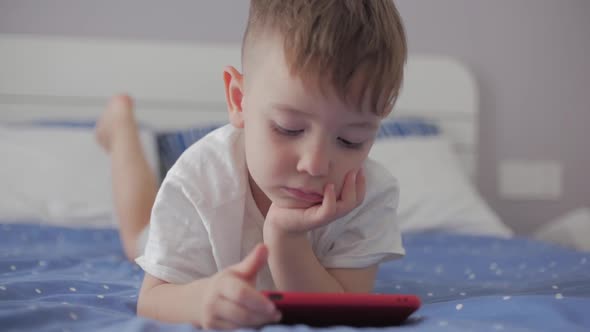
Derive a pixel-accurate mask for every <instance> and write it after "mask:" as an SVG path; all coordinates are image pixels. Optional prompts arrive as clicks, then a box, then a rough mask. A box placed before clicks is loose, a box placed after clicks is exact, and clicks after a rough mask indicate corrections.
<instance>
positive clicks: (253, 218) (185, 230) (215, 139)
mask: <svg viewBox="0 0 590 332" xmlns="http://www.w3.org/2000/svg"><path fill="white" fill-rule="evenodd" d="M364 173H365V177H366V184H367V191H366V195H365V200H364V201H363V203H362V204H361V205H360V206H359V207H357V208H355V209H354V210H352V211H351V212H350V213H349V214H347V215H346V216H344V217H342V218H339V219H337V220H335V221H333V222H332V223H330V224H328V225H326V226H323V227H320V228H317V229H314V230H312V231H310V232H309V233H308V238H309V240H310V242H311V245H312V249H313V251H314V253H315V254H316V256H317V258H318V260H319V262H320V263H321V264H322V265H323V266H324V267H326V268H364V267H368V266H371V265H374V264H377V263H380V262H384V261H387V260H391V259H395V258H399V257H401V256H403V255H404V254H405V251H404V248H403V246H402V240H401V234H400V231H399V227H398V223H397V221H396V209H397V204H398V196H399V189H398V186H397V181H396V180H395V178H393V176H392V175H391V174H390V173H389V172H388V171H387V170H386V169H385V168H384V167H382V166H381V165H379V164H377V163H376V162H374V161H372V160H367V161H366V162H365V164H364ZM263 223H264V219H263V216H262V214H261V213H260V211H259V210H258V208H257V206H256V204H255V202H254V199H253V197H252V193H251V191H250V186H249V184H248V172H247V169H246V159H245V155H244V143H243V134H242V130H240V129H235V128H234V127H232V126H231V125H226V126H224V127H222V128H219V129H217V130H215V131H213V132H212V133H210V134H209V135H207V136H205V137H204V138H202V139H200V140H199V141H197V142H196V143H194V144H193V145H192V146H191V147H189V148H188V149H187V150H186V151H185V152H184V153H183V154H182V155H181V156H180V158H179V159H178V161H177V162H176V163H175V164H174V166H173V167H172V168H171V169H170V171H169V172H168V174H167V175H166V178H165V179H164V181H163V183H162V186H161V187H160V190H159V192H158V195H157V196H156V201H155V203H154V207H153V209H152V215H151V220H150V227H149V235H148V240H147V243H146V246H145V251H144V253H143V255H142V256H140V257H139V258H137V260H136V262H137V263H138V264H139V265H140V266H141V267H142V268H143V269H144V271H146V272H147V273H149V274H150V275H152V276H154V277H156V278H158V279H161V280H164V281H167V282H169V283H175V284H184V283H188V282H191V281H193V280H196V279H199V278H203V277H208V276H211V275H213V274H215V273H216V272H218V271H220V270H223V269H224V268H227V267H229V266H231V265H234V264H236V263H238V262H240V261H241V260H242V258H244V257H245V256H246V255H247V254H248V253H249V252H250V250H251V249H252V248H253V247H254V246H255V245H256V244H257V243H260V242H262V225H263ZM257 288H258V289H268V290H271V289H274V282H273V280H272V276H271V274H270V270H269V269H268V267H266V268H265V269H263V270H262V271H261V273H259V275H258V279H257Z"/></svg>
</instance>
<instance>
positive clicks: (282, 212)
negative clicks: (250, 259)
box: [264, 168, 366, 235]
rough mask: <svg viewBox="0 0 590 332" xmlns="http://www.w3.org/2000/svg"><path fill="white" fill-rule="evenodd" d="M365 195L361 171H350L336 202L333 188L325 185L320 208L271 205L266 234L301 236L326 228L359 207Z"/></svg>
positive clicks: (318, 206) (317, 206) (267, 217)
mask: <svg viewBox="0 0 590 332" xmlns="http://www.w3.org/2000/svg"><path fill="white" fill-rule="evenodd" d="M365 193H366V179H365V176H364V173H363V170H362V168H361V169H358V170H352V171H350V172H348V174H346V177H345V179H344V185H343V186H342V192H341V194H340V197H339V198H337V196H336V193H335V192H334V184H327V185H326V186H325V187H324V198H323V200H322V203H321V204H318V205H314V206H312V207H309V208H306V209H289V208H282V207H278V206H277V205H275V204H271V206H270V208H269V210H268V213H267V215H266V220H265V225H264V230H265V234H266V233H267V231H268V230H267V227H268V228H272V229H273V230H274V231H278V232H280V233H284V234H292V235H301V234H303V233H305V232H307V231H309V230H312V229H315V228H318V227H321V226H325V225H327V224H329V223H331V222H332V221H334V220H336V219H338V218H340V217H342V216H344V215H346V214H348V213H349V212H350V211H352V210H354V209H355V208H356V207H358V206H359V205H361V203H362V202H363V200H364V199H365Z"/></svg>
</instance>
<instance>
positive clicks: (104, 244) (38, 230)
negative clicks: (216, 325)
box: [0, 224, 590, 332]
mask: <svg viewBox="0 0 590 332" xmlns="http://www.w3.org/2000/svg"><path fill="white" fill-rule="evenodd" d="M404 243H405V246H406V250H407V252H408V254H407V256H406V257H405V258H404V259H403V260H400V261H395V262H391V263H387V264H384V265H383V266H382V267H381V269H380V271H379V274H378V280H377V284H376V287H375V291H376V292H379V293H414V294H418V295H419V296H420V297H421V299H422V301H423V307H422V308H421V309H420V310H419V311H418V312H416V313H415V314H414V315H413V316H412V317H411V318H410V320H409V321H408V322H407V324H406V325H404V326H402V327H401V328H391V329H392V330H393V329H401V330H408V331H444V330H449V331H516V330H517V331H527V330H528V331H576V330H579V331H588V330H590V254H588V253H580V252H575V251H571V250H566V249H563V248H560V247H556V246H551V245H547V244H542V243H539V242H535V241H530V240H526V239H522V238H516V239H510V240H500V239H495V238H488V237H476V236H463V235H451V234H444V233H437V232H431V233H416V234H407V235H405V236H404ZM142 277H143V272H142V271H141V270H140V269H139V268H138V267H137V266H136V265H134V264H132V263H130V262H128V261H126V260H125V258H124V256H123V253H122V249H121V246H120V244H119V239H118V235H117V233H116V231H113V230H82V229H64V228H57V227H48V226H35V225H9V224H0V330H2V331H5V330H19V331H20V330H35V331H37V330H55V331H87V330H98V329H100V330H113V331H122V330H125V331H126V330H150V331H152V330H174V331H190V330H193V328H192V327H191V326H189V325H172V324H163V323H160V322H156V321H153V320H149V319H144V318H139V317H136V316H135V308H136V302H137V293H138V289H139V286H140V283H141V279H142ZM264 330H266V331H278V332H284V331H287V330H289V331H291V330H297V331H309V330H317V329H313V328H310V327H306V326H298V327H287V326H269V327H266V328H264ZM329 330H334V331H339V332H340V331H342V332H343V331H347V332H348V331H353V330H355V329H353V328H347V327H334V328H329Z"/></svg>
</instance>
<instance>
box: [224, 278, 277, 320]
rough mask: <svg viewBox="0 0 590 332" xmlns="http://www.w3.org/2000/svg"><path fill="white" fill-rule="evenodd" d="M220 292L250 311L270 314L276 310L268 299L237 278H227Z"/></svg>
mask: <svg viewBox="0 0 590 332" xmlns="http://www.w3.org/2000/svg"><path fill="white" fill-rule="evenodd" d="M221 292H222V295H223V297H224V298H226V299H228V300H230V301H232V302H234V303H236V304H239V305H241V306H243V307H244V308H247V309H249V310H251V311H255V312H258V313H260V314H262V315H272V314H274V313H275V312H276V307H275V305H274V303H273V302H272V301H271V300H270V299H268V298H267V297H266V296H264V295H263V294H262V293H260V292H259V291H257V290H256V289H255V288H254V287H252V286H250V285H248V284H247V283H246V282H243V281H241V280H239V279H228V281H227V282H226V283H225V284H224V285H223V289H222V291H221Z"/></svg>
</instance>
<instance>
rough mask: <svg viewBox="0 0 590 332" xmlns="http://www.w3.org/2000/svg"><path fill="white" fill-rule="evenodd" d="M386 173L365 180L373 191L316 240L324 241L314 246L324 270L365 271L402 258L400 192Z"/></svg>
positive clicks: (379, 173) (394, 181)
mask: <svg viewBox="0 0 590 332" xmlns="http://www.w3.org/2000/svg"><path fill="white" fill-rule="evenodd" d="M385 172H386V173H383V172H377V173H378V174H373V175H372V176H373V178H372V179H371V180H372V181H367V186H368V187H369V186H371V187H372V190H371V192H369V191H368V193H367V196H366V198H365V202H364V203H363V204H362V205H361V206H360V207H358V208H357V209H355V210H353V211H352V212H351V213H350V215H349V216H348V217H347V218H346V219H345V220H341V221H340V220H339V224H334V225H331V226H330V227H328V228H327V229H326V231H325V232H324V234H322V235H321V236H319V237H316V239H317V240H318V241H324V242H325V243H323V244H316V246H315V247H316V248H318V251H319V252H316V255H318V259H319V260H320V262H321V264H322V265H323V266H324V267H327V268H365V267H369V266H372V265H375V264H379V263H382V262H385V261H389V260H393V259H397V258H400V257H402V256H403V255H405V250H404V248H403V245H402V238H401V234H400V231H399V226H398V223H397V217H396V210H397V204H398V197H399V189H398V185H397V181H396V180H395V178H393V177H392V176H391V175H390V174H389V173H388V172H387V171H385ZM377 175H378V176H377ZM368 180H369V179H368Z"/></svg>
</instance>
